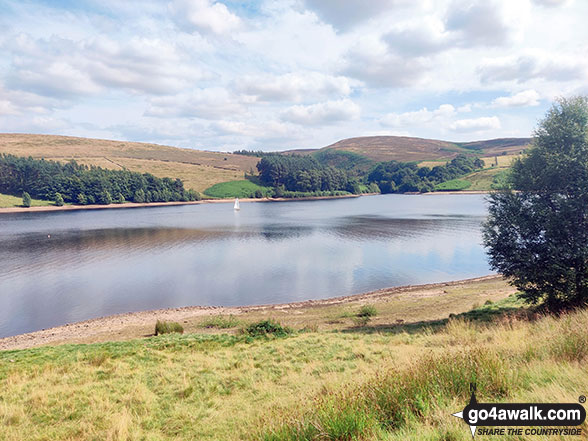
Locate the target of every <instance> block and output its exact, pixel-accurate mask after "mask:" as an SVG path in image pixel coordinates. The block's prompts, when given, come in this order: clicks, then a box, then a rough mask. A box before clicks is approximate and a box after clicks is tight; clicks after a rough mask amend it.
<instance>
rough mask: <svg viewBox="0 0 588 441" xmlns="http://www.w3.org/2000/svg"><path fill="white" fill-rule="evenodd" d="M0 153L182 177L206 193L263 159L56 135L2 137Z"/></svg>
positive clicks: (9, 135) (3, 135)
mask: <svg viewBox="0 0 588 441" xmlns="http://www.w3.org/2000/svg"><path fill="white" fill-rule="evenodd" d="M0 153H11V154H13V155H17V156H32V157H33V158H45V159H52V160H56V161H69V160H71V159H75V160H76V161H77V162H79V163H82V164H87V165H96V166H100V167H104V168H109V169H118V170H120V169H123V168H126V169H128V170H131V171H136V172H141V173H145V172H148V173H152V174H153V175H155V176H158V177H171V178H180V179H182V180H183V181H184V184H185V187H186V188H193V189H194V190H197V191H203V190H205V189H206V188H208V187H210V186H212V185H214V184H217V183H219V182H226V181H233V180H237V179H243V178H244V173H245V172H248V171H249V170H251V169H255V165H256V164H257V161H258V160H259V158H256V157H253V156H242V155H233V154H229V153H217V152H206V151H200V150H191V149H180V148H176V147H168V146H162V145H157V144H146V143H139V142H122V141H108V140H101V139H89V138H75V137H69V136H54V135H28V134H7V133H4V134H0Z"/></svg>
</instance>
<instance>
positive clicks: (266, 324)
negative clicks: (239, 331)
mask: <svg viewBox="0 0 588 441" xmlns="http://www.w3.org/2000/svg"><path fill="white" fill-rule="evenodd" d="M244 332H245V334H248V335H250V336H251V337H257V336H260V335H276V336H279V337H283V336H285V335H288V334H291V333H292V329H290V328H288V327H286V326H282V325H281V324H280V323H278V322H276V321H275V320H272V319H269V320H262V321H260V322H255V323H251V324H250V325H249V326H247V327H246V328H245V329H244Z"/></svg>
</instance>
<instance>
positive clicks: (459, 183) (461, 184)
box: [435, 179, 472, 191]
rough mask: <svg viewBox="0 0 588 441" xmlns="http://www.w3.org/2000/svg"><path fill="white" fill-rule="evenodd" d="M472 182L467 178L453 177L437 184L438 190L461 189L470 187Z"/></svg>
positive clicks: (436, 188)
mask: <svg viewBox="0 0 588 441" xmlns="http://www.w3.org/2000/svg"><path fill="white" fill-rule="evenodd" d="M471 185H472V183H471V182H470V181H468V180H465V179H451V180H450V181H445V182H441V183H440V184H437V185H436V186H435V190H437V191H459V190H465V189H469V187H470V186H471Z"/></svg>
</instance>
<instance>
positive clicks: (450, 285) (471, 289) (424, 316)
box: [0, 275, 515, 350]
mask: <svg viewBox="0 0 588 441" xmlns="http://www.w3.org/2000/svg"><path fill="white" fill-rule="evenodd" d="M513 292H515V289H514V288H512V287H511V286H509V285H508V284H507V283H506V281H504V279H503V278H502V277H501V276H499V275H490V276H485V277H478V278H474V279H466V280H460V281H454V282H444V283H433V284H427V285H409V286H401V287H394V288H386V289H381V290H377V291H373V292H368V293H364V294H357V295H351V296H343V297H333V298H328V299H323V300H307V301H303V302H293V303H286V304H275V305H256V306H240V307H202V306H190V307H183V308H170V309H160V310H152V311H140V312H130V313H125V314H117V315H112V316H107V317H100V318H96V319H91V320H86V321H82V322H77V323H71V324H67V325H63V326H58V327H55V328H50V329H44V330H41V331H35V332H31V333H28V334H21V335H16V336H12V337H6V338H2V339H0V350H10V349H24V348H30V347H35V346H42V345H56V344H64V343H94V342H104V341H115V340H129V339H133V338H141V337H146V336H150V335H152V333H153V329H154V325H155V322H156V321H157V320H164V321H175V322H179V323H182V324H183V325H184V327H185V328H186V331H187V332H210V331H208V330H206V329H203V328H202V327H200V326H199V323H200V322H202V320H204V319H205V318H206V317H210V316H215V315H225V316H226V315H234V316H238V317H242V318H243V319H249V320H254V319H260V318H263V317H276V318H278V319H280V320H285V321H286V322H289V323H290V324H291V325H293V326H301V325H302V326H306V325H309V324H312V325H314V322H313V320H314V319H318V316H320V318H321V320H323V321H324V320H325V317H326V315H328V316H330V315H333V314H335V316H336V314H337V313H338V314H340V310H341V307H346V308H349V307H354V306H359V305H363V304H375V305H378V308H382V309H390V310H391V311H392V312H391V313H390V314H382V317H381V319H382V320H387V321H390V320H391V321H392V323H396V322H403V323H411V322H415V321H422V320H439V319H443V318H447V316H448V314H449V313H461V312H465V311H468V310H469V309H470V308H471V306H472V302H480V303H483V302H484V301H486V300H488V299H490V300H493V301H495V300H498V299H500V298H504V297H506V296H508V295H509V294H512V293H513ZM337 308H338V309H337ZM331 310H333V311H335V312H333V311H331ZM337 311H339V312H337ZM329 314H330V315H329ZM336 324H337V321H336V320H331V321H325V322H324V323H322V322H320V326H326V329H337V328H336V326H335V325H336ZM330 325H333V326H335V327H332V326H330Z"/></svg>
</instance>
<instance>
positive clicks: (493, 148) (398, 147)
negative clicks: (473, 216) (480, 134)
mask: <svg viewBox="0 0 588 441" xmlns="http://www.w3.org/2000/svg"><path fill="white" fill-rule="evenodd" d="M530 142H531V139H530V138H501V139H491V140H485V141H474V142H465V143H456V142H449V141H440V140H435V139H424V138H411V137H405V136H364V137H358V138H349V139H343V140H341V141H338V142H336V143H334V144H331V145H329V146H327V147H323V148H322V149H316V150H312V149H304V150H290V151H288V152H287V153H296V154H301V155H308V154H316V153H317V152H325V151H333V150H334V151H346V152H351V153H355V154H359V155H363V156H365V157H367V158H369V159H371V160H373V161H376V162H377V161H391V160H395V161H403V162H404V161H425V160H429V161H431V160H439V159H451V158H454V157H455V156H456V155H458V154H459V153H476V154H479V155H482V156H494V155H500V154H502V153H503V152H507V153H515V152H516V153H518V152H520V151H521V150H524V149H525V148H527V147H528V146H529V144H530Z"/></svg>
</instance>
